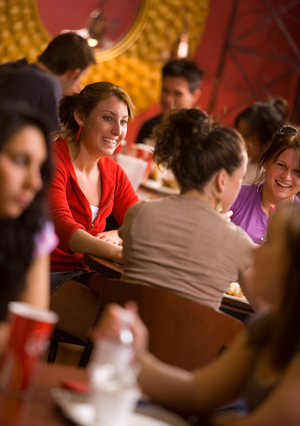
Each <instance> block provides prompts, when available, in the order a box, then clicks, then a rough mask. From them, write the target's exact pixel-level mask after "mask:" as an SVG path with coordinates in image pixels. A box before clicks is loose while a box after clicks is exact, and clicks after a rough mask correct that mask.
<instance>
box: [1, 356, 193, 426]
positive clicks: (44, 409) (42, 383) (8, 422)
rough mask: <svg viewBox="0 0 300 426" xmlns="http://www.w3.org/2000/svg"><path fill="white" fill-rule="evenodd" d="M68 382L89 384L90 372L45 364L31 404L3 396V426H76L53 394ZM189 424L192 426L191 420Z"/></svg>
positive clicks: (147, 412) (148, 412)
mask: <svg viewBox="0 0 300 426" xmlns="http://www.w3.org/2000/svg"><path fill="white" fill-rule="evenodd" d="M65 379H67V380H76V381H77V380H78V381H81V382H85V383H87V380H88V375H87V370H86V369H83V368H78V367H73V366H67V365H61V364H44V363H43V364H42V366H41V370H40V374H39V377H38V380H37V383H36V387H35V390H34V393H33V396H32V398H31V399H30V400H22V399H20V398H17V397H13V396H9V395H6V394H4V393H2V392H0V425H1V426H72V425H73V426H74V423H73V422H71V421H70V420H68V419H67V418H66V417H65V416H64V414H63V413H62V412H61V411H60V408H59V407H58V406H57V405H56V403H55V401H54V399H53V397H52V396H51V393H50V390H51V389H52V388H57V387H60V386H61V384H62V381H63V380H65ZM143 406H144V404H142V406H141V408H139V406H138V407H137V409H136V411H137V412H138V413H140V414H143V415H146V416H149V417H154V418H155V417H156V416H155V415H153V414H154V412H153V409H154V410H155V409H156V408H157V409H158V410H160V413H163V412H162V409H161V407H160V406H158V405H154V404H152V403H148V402H147V403H146V406H145V408H146V410H145V408H143ZM147 407H148V408H147ZM164 411H165V410H164ZM156 413H157V410H156ZM165 413H166V411H165ZM169 413H170V412H169ZM170 414H171V413H170ZM158 418H159V417H158ZM161 420H162V419H161ZM182 420H183V419H182ZM185 421H186V423H187V424H189V423H188V421H187V420H185ZM176 423H177V422H176ZM193 425H194V426H195V425H196V426H197V425H198V426H201V425H200V423H194V422H193Z"/></svg>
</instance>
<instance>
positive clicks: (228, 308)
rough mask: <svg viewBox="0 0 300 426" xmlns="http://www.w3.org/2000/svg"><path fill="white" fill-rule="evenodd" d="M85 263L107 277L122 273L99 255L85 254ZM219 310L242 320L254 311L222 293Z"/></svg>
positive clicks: (246, 303)
mask: <svg viewBox="0 0 300 426" xmlns="http://www.w3.org/2000/svg"><path fill="white" fill-rule="evenodd" d="M85 263H86V264H87V265H88V266H89V268H91V269H92V270H94V271H96V272H99V273H101V274H102V275H104V276H106V277H108V278H117V279H120V278H121V276H122V274H123V271H124V269H123V266H122V265H117V264H116V263H114V262H112V261H110V260H106V259H103V258H101V257H97V256H92V255H90V254H88V255H86V256H85ZM220 308H221V310H222V311H223V312H226V313H228V314H229V315H232V316H234V317H235V318H238V319H240V320H242V321H244V320H245V319H246V318H247V317H248V316H249V315H252V314H253V313H254V311H253V309H252V307H251V306H250V304H249V302H248V301H247V300H243V299H240V298H239V297H234V296H229V295H227V294H224V295H223V298H222V301H221V306H220Z"/></svg>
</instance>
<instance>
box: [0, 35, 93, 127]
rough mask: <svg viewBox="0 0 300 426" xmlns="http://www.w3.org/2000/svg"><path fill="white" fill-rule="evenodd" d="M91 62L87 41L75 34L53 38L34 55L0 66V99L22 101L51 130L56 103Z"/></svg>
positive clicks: (91, 53)
mask: <svg viewBox="0 0 300 426" xmlns="http://www.w3.org/2000/svg"><path fill="white" fill-rule="evenodd" d="M94 63H95V57H94V52H93V50H92V48H91V47H90V46H89V45H88V43H87V40H86V39H84V38H82V37H80V36H79V35H77V34H75V33H65V34H61V35H59V36H57V37H55V38H54V39H53V40H52V41H51V42H50V43H49V45H48V47H47V48H46V49H45V51H44V52H43V53H41V54H40V55H39V56H38V60H37V62H35V63H33V64H28V62H27V61H26V59H21V60H19V61H16V62H8V63H6V64H3V65H1V66H0V99H10V100H18V101H23V102H26V103H27V104H29V105H30V106H31V107H33V108H36V109H38V110H39V111H41V112H42V113H43V114H44V115H46V116H47V117H48V121H49V124H50V126H51V128H52V130H54V131H55V130H57V129H58V127H59V119H58V104H59V101H60V99H61V97H62V95H64V94H66V93H68V91H69V90H70V88H71V87H72V86H74V85H75V84H76V83H77V82H78V81H79V79H80V78H81V77H82V76H83V75H84V73H86V72H87V71H88V68H89V66H90V65H91V64H94Z"/></svg>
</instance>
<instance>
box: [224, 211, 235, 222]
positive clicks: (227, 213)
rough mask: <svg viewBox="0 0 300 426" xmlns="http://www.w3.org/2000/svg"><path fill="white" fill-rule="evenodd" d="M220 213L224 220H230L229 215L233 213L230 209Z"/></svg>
mask: <svg viewBox="0 0 300 426" xmlns="http://www.w3.org/2000/svg"><path fill="white" fill-rule="evenodd" d="M221 215H222V216H223V218H224V219H225V220H227V221H228V222H230V218H231V216H232V215H233V211H232V210H229V211H228V212H226V213H221Z"/></svg>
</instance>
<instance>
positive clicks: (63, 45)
mask: <svg viewBox="0 0 300 426" xmlns="http://www.w3.org/2000/svg"><path fill="white" fill-rule="evenodd" d="M38 59H39V61H40V62H42V63H43V64H44V65H46V67H47V68H48V69H49V70H50V71H52V72H53V73H54V74H56V75H63V74H65V73H66V72H68V71H73V70H75V69H77V68H80V69H81V70H84V69H86V68H87V67H89V66H90V65H92V64H95V63H96V61H95V55H94V51H93V49H92V48H91V47H90V46H89V45H88V43H87V40H86V39H85V38H83V37H81V36H79V35H78V34H76V33H65V34H60V35H59V36H57V37H55V38H54V39H53V40H52V41H51V42H50V43H49V45H48V47H47V48H46V49H45V50H44V52H43V53H41V54H40V55H39V56H38Z"/></svg>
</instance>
